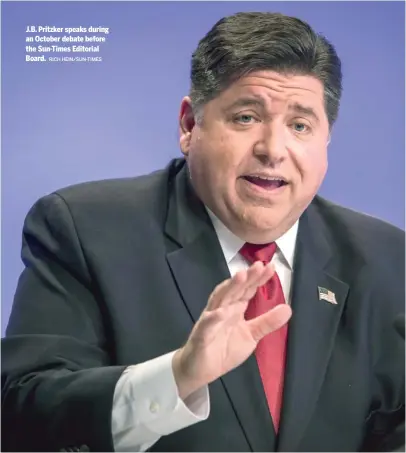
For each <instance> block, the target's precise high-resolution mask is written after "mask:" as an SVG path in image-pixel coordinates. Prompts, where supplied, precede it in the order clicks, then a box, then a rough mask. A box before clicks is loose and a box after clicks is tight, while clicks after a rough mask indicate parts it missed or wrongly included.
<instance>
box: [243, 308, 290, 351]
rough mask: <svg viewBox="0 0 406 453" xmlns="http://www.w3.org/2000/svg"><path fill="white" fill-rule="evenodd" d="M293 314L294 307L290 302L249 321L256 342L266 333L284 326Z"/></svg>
mask: <svg viewBox="0 0 406 453" xmlns="http://www.w3.org/2000/svg"><path fill="white" fill-rule="evenodd" d="M291 316H292V309H291V308H290V306H289V305H288V304H280V305H277V306H276V307H275V308H273V309H272V310H270V311H268V312H266V313H264V314H263V315H261V316H258V317H257V318H254V319H252V320H251V321H248V325H249V328H250V330H251V335H252V337H253V338H254V340H255V341H256V342H258V341H259V340H261V339H262V338H264V337H265V335H268V334H270V333H271V332H274V331H275V330H278V329H280V328H281V327H282V326H284V325H285V324H286V323H287V322H288V321H289V319H290V318H291Z"/></svg>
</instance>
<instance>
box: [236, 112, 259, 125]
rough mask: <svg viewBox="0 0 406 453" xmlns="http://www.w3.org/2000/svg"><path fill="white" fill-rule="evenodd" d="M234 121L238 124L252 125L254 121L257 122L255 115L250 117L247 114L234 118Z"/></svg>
mask: <svg viewBox="0 0 406 453" xmlns="http://www.w3.org/2000/svg"><path fill="white" fill-rule="evenodd" d="M234 121H235V122H237V123H242V124H250V123H252V122H253V121H255V118H254V116H253V115H249V114H247V113H244V114H242V115H237V116H236V117H235V118H234Z"/></svg>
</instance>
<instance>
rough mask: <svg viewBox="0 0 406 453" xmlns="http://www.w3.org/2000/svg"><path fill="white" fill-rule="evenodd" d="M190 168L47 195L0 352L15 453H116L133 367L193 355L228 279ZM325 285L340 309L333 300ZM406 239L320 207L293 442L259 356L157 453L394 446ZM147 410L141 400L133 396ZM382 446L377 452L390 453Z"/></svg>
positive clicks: (299, 285)
mask: <svg viewBox="0 0 406 453" xmlns="http://www.w3.org/2000/svg"><path fill="white" fill-rule="evenodd" d="M188 181H189V179H188V176H187V169H186V166H185V164H184V161H183V160H176V161H173V162H171V164H170V165H169V167H168V168H167V169H165V170H163V171H158V172H156V173H153V174H152V175H148V176H143V177H137V178H131V179H121V180H112V181H103V182H95V183H87V184H82V185H78V186H74V187H70V188H67V189H64V190H61V191H58V192H56V193H54V194H52V195H49V196H46V197H44V198H43V199H41V200H39V201H38V202H37V203H36V204H35V205H34V207H33V208H32V210H31V211H30V212H29V214H28V216H27V218H26V222H25V226H24V236H23V249H22V258H23V260H24V263H25V265H26V269H25V270H24V272H23V273H22V275H21V278H20V280H19V283H18V288H17V292H16V296H15V301H14V307H13V311H12V314H11V317H10V321H9V325H8V330H7V337H6V339H5V340H4V341H3V347H2V423H3V429H2V443H3V451H4V450H8V451H13V450H14V451H16V450H20V451H21V450H25V451H39V450H41V451H45V450H52V451H55V450H61V449H64V450H65V451H69V449H70V448H71V449H72V448H73V449H75V448H76V449H78V448H82V451H84V450H83V449H85V450H86V449H88V450H90V451H112V450H113V444H112V436H111V427H110V425H111V410H112V399H113V393H114V388H115V385H116V382H117V380H118V379H119V377H120V374H121V373H122V371H123V370H124V368H125V367H126V366H127V365H129V364H136V363H139V362H143V361H146V360H149V359H152V358H155V357H157V356H160V355H162V354H165V353H167V352H169V351H171V350H175V349H177V348H179V347H180V346H182V345H183V344H184V342H185V341H186V339H187V337H188V335H189V333H190V331H191V329H192V327H193V324H194V322H195V321H196V320H197V319H198V317H199V315H200V313H201V311H202V310H203V308H204V307H205V305H206V303H207V299H208V296H209V294H210V293H211V291H212V290H213V288H214V287H215V285H217V284H218V283H220V282H221V281H223V280H224V279H226V278H228V277H229V271H228V268H227V264H226V262H225V260H224V257H223V254H222V251H221V248H220V245H219V243H218V239H217V236H216V234H215V231H214V229H213V226H212V224H211V222H210V220H209V218H208V216H207V214H206V211H205V209H204V207H203V206H202V204H201V203H200V201H198V199H197V198H196V196H195V194H194V192H193V190H192V189H191V187H190V185H189V182H188ZM318 286H322V287H324V288H327V289H329V290H331V291H333V292H334V293H335V296H336V298H337V302H338V304H337V305H333V304H330V303H328V302H325V301H320V300H319V298H318V289H317V288H318ZM404 288H405V270H404V233H403V231H400V230H399V229H397V228H395V227H393V226H390V225H388V224H387V223H384V222H383V221H380V220H377V219H374V218H372V217H369V216H366V215H363V214H359V213H356V212H353V211H351V210H348V209H345V208H342V207H339V206H336V205H334V204H332V203H330V202H328V201H326V200H324V199H322V198H320V197H316V198H315V199H314V201H313V202H312V204H311V205H310V207H309V208H308V209H307V211H306V212H305V213H304V215H303V216H302V217H301V219H300V224H299V233H298V243H297V252H296V258H295V265H294V277H293V301H292V307H293V318H292V319H291V322H290V327H289V340H288V360H287V369H286V381H285V382H286V383H285V394H284V402H283V412H282V418H281V425H280V432H279V435H278V437H275V433H274V429H273V426H272V420H271V417H270V415H269V412H268V408H267V404H266V398H265V395H264V392H263V389H262V384H261V380H260V377H259V374H258V369H257V365H256V361H255V357H254V356H251V358H249V359H248V360H247V361H246V362H245V363H244V364H243V365H242V366H240V367H238V368H237V369H235V370H234V371H232V372H230V373H228V374H227V375H226V376H224V377H223V378H222V379H219V380H218V381H216V382H214V383H213V384H211V385H210V395H211V414H210V417H209V419H208V420H207V421H204V422H201V423H198V424H196V425H194V426H192V427H189V428H187V429H184V430H181V431H178V432H176V433H174V434H172V435H168V436H164V437H162V438H161V439H160V440H159V441H158V442H157V443H156V444H155V445H154V446H153V447H152V448H151V451H357V450H366V451H372V450H378V449H379V448H380V447H379V445H380V444H381V443H382V442H386V445H389V446H390V447H389V448H391V449H392V448H396V447H398V446H399V445H396V444H399V441H395V442H394V441H393V437H391V433H392V431H394V430H396V429H397V430H398V429H402V426H403V425H402V422H403V420H404V402H405V396H404V379H405V377H404V342H403V340H402V339H401V338H400V336H399V335H398V334H397V333H396V331H395V329H394V328H393V321H394V319H395V317H396V316H397V315H398V314H399V313H401V312H404ZM134 404H137V402H136V401H134ZM378 451H379V450H378Z"/></svg>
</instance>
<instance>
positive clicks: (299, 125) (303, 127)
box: [293, 122, 310, 133]
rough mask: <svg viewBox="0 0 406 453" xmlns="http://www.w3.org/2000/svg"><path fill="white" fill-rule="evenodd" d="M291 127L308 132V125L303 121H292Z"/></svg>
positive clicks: (301, 131) (300, 131) (297, 130)
mask: <svg viewBox="0 0 406 453" xmlns="http://www.w3.org/2000/svg"><path fill="white" fill-rule="evenodd" d="M293 129H294V130H295V132H299V133H303V132H310V127H309V126H308V125H307V124H305V123H299V122H298V123H293Z"/></svg>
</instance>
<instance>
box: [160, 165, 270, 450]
mask: <svg viewBox="0 0 406 453" xmlns="http://www.w3.org/2000/svg"><path fill="white" fill-rule="evenodd" d="M166 234H167V235H168V236H169V237H170V238H171V240H172V241H175V243H176V244H177V245H178V246H179V248H174V250H173V251H171V252H169V253H168V255H167V260H168V264H169V266H170V268H171V271H172V274H173V277H174V279H175V281H176V284H177V286H178V288H179V291H180V293H181V295H182V298H183V300H184V303H185V305H186V308H187V309H188V311H189V313H190V315H191V317H192V319H193V321H194V322H196V321H197V320H198V318H199V317H200V314H201V312H202V311H203V309H204V308H205V306H206V304H207V300H208V297H209V295H210V293H211V292H212V291H213V289H214V288H215V286H216V285H217V284H219V283H220V282H222V281H223V280H225V279H227V278H229V277H230V273H229V270H228V266H227V263H226V261H225V259H224V256H223V252H222V250H221V246H220V244H219V241H218V238H217V235H216V233H215V230H214V228H213V226H212V223H211V221H210V218H209V216H208V214H207V212H206V210H205V208H204V206H203V205H202V203H201V202H200V201H199V200H198V198H197V196H196V195H195V194H194V192H193V189H192V188H191V186H190V184H189V183H188V173H187V170H186V167H185V168H183V169H182V170H181V171H180V172H179V174H178V175H177V176H176V179H175V182H174V186H173V187H172V190H171V195H170V201H169V207H168V217H167V222H166ZM221 382H222V384H223V386H224V389H225V392H226V394H227V396H228V398H229V400H230V404H231V405H232V407H233V409H234V411H235V414H236V416H237V419H238V421H239V424H240V426H241V428H242V430H243V432H244V434H245V436H246V439H247V442H248V443H249V445H250V447H251V449H252V450H253V451H274V448H275V433H274V430H273V425H272V420H271V417H270V415H269V410H268V407H267V404H266V397H265V394H264V391H263V388H262V383H261V379H260V376H259V372H258V367H257V364H256V360H255V356H254V355H252V356H251V357H250V358H249V359H248V360H247V361H246V362H245V363H244V364H242V365H241V366H240V367H238V368H236V369H235V370H233V371H231V372H230V373H228V374H227V375H226V376H223V378H222V379H221Z"/></svg>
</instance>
